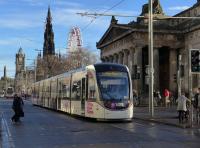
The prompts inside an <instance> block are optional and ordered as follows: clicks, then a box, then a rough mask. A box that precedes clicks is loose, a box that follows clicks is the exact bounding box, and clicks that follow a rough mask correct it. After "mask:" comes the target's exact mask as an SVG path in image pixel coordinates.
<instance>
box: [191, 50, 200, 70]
mask: <svg viewBox="0 0 200 148" xmlns="http://www.w3.org/2000/svg"><path fill="white" fill-rule="evenodd" d="M191 72H200V50H199V49H197V50H191Z"/></svg>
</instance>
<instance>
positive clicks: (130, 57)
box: [128, 47, 135, 75]
mask: <svg viewBox="0 0 200 148" xmlns="http://www.w3.org/2000/svg"><path fill="white" fill-rule="evenodd" d="M134 52H135V50H134V48H133V47H132V48H130V49H129V55H128V67H129V70H130V74H131V75H132V74H133V65H134V59H135V58H134Z"/></svg>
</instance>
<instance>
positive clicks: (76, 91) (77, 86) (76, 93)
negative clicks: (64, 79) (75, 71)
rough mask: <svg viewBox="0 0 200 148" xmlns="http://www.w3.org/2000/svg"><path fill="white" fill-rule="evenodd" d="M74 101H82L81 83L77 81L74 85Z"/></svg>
mask: <svg viewBox="0 0 200 148" xmlns="http://www.w3.org/2000/svg"><path fill="white" fill-rule="evenodd" d="M72 99H75V100H80V99H81V81H77V82H76V81H75V82H73V85H72Z"/></svg>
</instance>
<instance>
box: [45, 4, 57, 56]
mask: <svg viewBox="0 0 200 148" xmlns="http://www.w3.org/2000/svg"><path fill="white" fill-rule="evenodd" d="M46 55H55V45H54V33H53V28H52V17H51V10H50V7H49V8H48V12H47V18H46V26H45V32H44V45H43V56H44V57H45V56H46Z"/></svg>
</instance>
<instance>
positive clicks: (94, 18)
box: [81, 0, 125, 32]
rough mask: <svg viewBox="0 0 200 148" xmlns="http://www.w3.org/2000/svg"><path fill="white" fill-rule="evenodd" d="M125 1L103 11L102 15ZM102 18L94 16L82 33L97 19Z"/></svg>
mask: <svg viewBox="0 0 200 148" xmlns="http://www.w3.org/2000/svg"><path fill="white" fill-rule="evenodd" d="M124 1H125V0H121V1H119V2H118V3H116V4H114V5H113V6H112V7H110V8H108V9H107V10H105V11H103V12H102V14H105V13H107V12H108V11H110V10H112V9H113V8H115V7H117V6H118V5H120V4H121V3H122V2H124ZM99 17H100V16H94V17H93V19H92V20H91V21H90V22H89V23H88V24H87V25H86V26H85V27H83V29H81V30H82V32H83V31H85V30H86V29H87V28H88V27H89V26H90V25H91V24H92V23H93V22H94V21H95V20H96V19H97V18H99Z"/></svg>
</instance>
